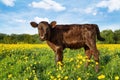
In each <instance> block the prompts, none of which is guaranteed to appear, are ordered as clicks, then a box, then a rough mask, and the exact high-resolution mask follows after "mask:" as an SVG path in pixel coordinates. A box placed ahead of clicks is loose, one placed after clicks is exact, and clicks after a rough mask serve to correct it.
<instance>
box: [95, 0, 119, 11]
mask: <svg viewBox="0 0 120 80" xmlns="http://www.w3.org/2000/svg"><path fill="white" fill-rule="evenodd" d="M97 7H100V8H108V11H109V12H113V11H117V10H120V0H107V1H106V0H103V1H101V2H99V3H98V4H97Z"/></svg>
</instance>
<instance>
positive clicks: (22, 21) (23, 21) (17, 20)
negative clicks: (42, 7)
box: [15, 19, 26, 23]
mask: <svg viewBox="0 0 120 80" xmlns="http://www.w3.org/2000/svg"><path fill="white" fill-rule="evenodd" d="M15 21H16V22H19V23H25V22H26V20H23V19H15Z"/></svg>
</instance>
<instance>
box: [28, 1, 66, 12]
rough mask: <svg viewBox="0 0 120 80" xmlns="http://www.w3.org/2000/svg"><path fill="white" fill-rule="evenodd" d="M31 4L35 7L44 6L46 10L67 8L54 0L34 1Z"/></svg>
mask: <svg viewBox="0 0 120 80" xmlns="http://www.w3.org/2000/svg"><path fill="white" fill-rule="evenodd" d="M29 6H32V7H33V8H42V9H45V10H54V11H63V10H65V9H66V8H65V7H64V6H62V5H61V4H59V3H57V2H55V1H53V0H42V1H40V2H32V3H31V4H29Z"/></svg>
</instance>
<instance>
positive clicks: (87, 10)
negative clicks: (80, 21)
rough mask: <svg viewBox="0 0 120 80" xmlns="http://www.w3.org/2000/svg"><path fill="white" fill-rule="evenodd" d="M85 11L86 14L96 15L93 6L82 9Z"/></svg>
mask: <svg viewBox="0 0 120 80" xmlns="http://www.w3.org/2000/svg"><path fill="white" fill-rule="evenodd" d="M84 12H85V13H87V14H92V15H94V16H95V15H97V10H96V9H94V8H93V7H88V8H86V9H85V10H84Z"/></svg>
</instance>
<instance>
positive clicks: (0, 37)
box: [0, 33, 7, 43]
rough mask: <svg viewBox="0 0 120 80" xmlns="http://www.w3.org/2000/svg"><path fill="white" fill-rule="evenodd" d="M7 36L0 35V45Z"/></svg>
mask: <svg viewBox="0 0 120 80" xmlns="http://www.w3.org/2000/svg"><path fill="white" fill-rule="evenodd" d="M5 36H7V35H6V34H3V33H0V43H3V42H4V40H3V39H4V37H5Z"/></svg>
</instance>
